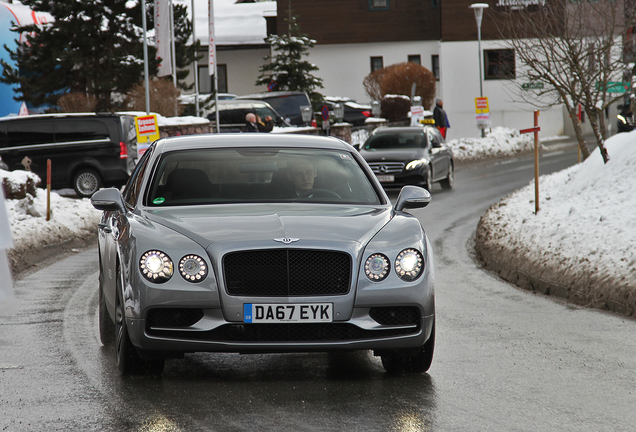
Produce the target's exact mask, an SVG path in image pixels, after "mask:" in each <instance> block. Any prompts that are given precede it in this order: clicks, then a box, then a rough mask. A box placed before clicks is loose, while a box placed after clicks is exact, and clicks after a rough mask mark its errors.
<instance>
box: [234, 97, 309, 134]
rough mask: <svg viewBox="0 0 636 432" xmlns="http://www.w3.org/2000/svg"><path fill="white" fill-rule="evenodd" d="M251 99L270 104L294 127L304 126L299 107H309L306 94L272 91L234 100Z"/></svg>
mask: <svg viewBox="0 0 636 432" xmlns="http://www.w3.org/2000/svg"><path fill="white" fill-rule="evenodd" d="M241 99H252V100H260V101H263V102H267V103H268V104H270V105H271V106H272V107H273V108H274V109H275V110H276V111H278V112H279V113H280V114H281V115H282V116H283V117H285V119H286V120H287V121H288V122H289V123H291V124H292V125H294V126H304V124H305V122H303V115H302V112H301V107H303V106H309V107H311V100H310V99H309V96H307V93H305V92H300V91H272V92H265V93H254V94H249V95H245V96H238V97H237V98H236V99H234V100H241Z"/></svg>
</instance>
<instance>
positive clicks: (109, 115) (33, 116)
mask: <svg viewBox="0 0 636 432" xmlns="http://www.w3.org/2000/svg"><path fill="white" fill-rule="evenodd" d="M123 115H129V114H113V113H50V114H29V115H28V116H6V117H0V122H1V121H9V120H19V121H27V120H29V119H37V118H41V119H51V118H67V117H95V118H99V117H107V118H115V117H121V116H123Z"/></svg>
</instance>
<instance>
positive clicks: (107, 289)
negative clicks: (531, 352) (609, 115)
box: [91, 134, 435, 374]
mask: <svg viewBox="0 0 636 432" xmlns="http://www.w3.org/2000/svg"><path fill="white" fill-rule="evenodd" d="M430 197H431V196H430V194H429V193H428V192H427V191H426V190H424V189H422V188H418V187H413V186H408V187H405V188H404V189H403V190H402V191H401V193H400V195H399V197H398V198H397V202H396V204H395V206H393V205H392V204H391V201H390V200H389V198H388V196H387V195H386V193H385V192H384V190H383V189H382V186H381V185H380V183H379V182H378V181H377V179H376V178H375V176H374V175H373V173H372V172H371V169H370V168H369V166H368V165H367V164H366V163H365V162H364V160H363V159H362V158H361V157H360V155H359V154H358V153H357V151H355V150H354V148H353V147H351V146H350V145H349V144H346V143H344V142H343V141H340V140H337V139H335V138H331V137H320V136H309V135H296V134H294V135H281V134H276V135H274V134H209V135H197V136H181V137H171V138H162V139H160V140H158V141H156V142H155V143H154V144H152V146H151V147H149V149H148V150H147V151H146V153H145V154H144V156H143V157H142V159H141V160H140V162H139V164H138V165H137V168H136V169H135V172H134V173H133V174H132V176H131V177H130V180H129V181H128V183H127V184H126V186H125V188H124V190H123V193H120V191H119V190H118V189H115V188H111V189H103V190H100V191H98V192H97V193H96V194H95V195H93V197H92V199H91V201H92V203H93V205H94V206H95V208H97V209H99V210H103V211H104V214H103V216H102V218H101V221H100V223H99V232H98V245H99V248H98V250H99V278H98V280H99V297H98V298H99V300H98V303H99V307H98V310H99V312H98V316H99V319H98V321H99V333H100V338H101V340H102V342H103V343H104V344H106V345H108V344H112V343H114V345H115V351H116V357H117V363H118V367H119V369H120V370H121V372H122V373H124V374H128V373H138V372H143V371H150V372H153V373H160V372H161V371H162V369H163V366H164V360H165V358H178V357H180V356H182V355H183V353H186V352H240V353H270V352H306V351H316V352H320V351H323V352H328V351H351V350H373V352H374V353H375V355H379V356H380V357H381V359H382V363H383V365H384V367H385V369H386V370H387V371H391V372H394V371H400V372H403V371H406V372H424V371H426V370H428V368H429V367H430V365H431V362H432V358H433V351H434V345H435V300H434V290H433V269H432V248H431V245H430V243H429V241H428V239H427V237H426V235H425V233H424V231H423V230H422V227H421V225H420V223H419V221H418V220H417V218H415V217H413V216H411V215H409V214H408V213H406V212H405V210H406V209H409V208H419V207H425V206H426V205H427V204H428V203H429V201H430Z"/></svg>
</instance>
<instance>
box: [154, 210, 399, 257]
mask: <svg viewBox="0 0 636 432" xmlns="http://www.w3.org/2000/svg"><path fill="white" fill-rule="evenodd" d="M144 213H145V216H146V217H147V218H148V219H150V220H151V221H152V222H154V223H157V224H161V225H163V226H166V227H168V228H170V229H173V230H175V231H177V232H178V233H180V234H182V235H184V236H186V237H189V238H191V239H192V240H194V241H196V242H197V243H199V244H200V245H201V246H202V247H204V248H206V249H208V250H210V252H212V251H215V250H216V251H228V250H232V249H234V250H240V249H243V248H245V249H255V248H268V247H281V246H283V245H284V244H285V243H283V242H282V241H280V240H282V239H297V240H295V241H294V242H293V243H290V244H291V245H292V246H293V247H317V248H331V249H341V250H349V251H355V250H359V249H360V248H361V247H364V245H366V244H367V243H368V242H369V241H370V240H371V239H372V238H373V237H374V236H375V234H376V233H377V232H378V231H380V230H381V229H382V227H383V226H384V225H386V224H387V223H388V222H389V220H390V219H391V217H392V216H393V209H392V207H390V206H347V205H327V204H322V205H319V204H298V203H294V204H290V205H285V204H277V205H274V204H271V205H270V204H258V205H257V204H225V205H214V206H192V207H187V208H186V207H173V208H164V209H160V210H155V209H152V210H147V211H145V212H144ZM274 239H278V240H279V241H276V240H274Z"/></svg>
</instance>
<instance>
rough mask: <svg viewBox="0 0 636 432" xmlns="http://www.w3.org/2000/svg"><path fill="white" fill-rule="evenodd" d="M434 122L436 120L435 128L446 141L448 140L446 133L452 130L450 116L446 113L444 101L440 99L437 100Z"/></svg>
mask: <svg viewBox="0 0 636 432" xmlns="http://www.w3.org/2000/svg"><path fill="white" fill-rule="evenodd" d="M433 120H435V127H437V129H439V132H440V133H441V134H442V136H443V137H444V139H446V131H447V130H448V129H449V128H450V123H449V122H448V115H447V114H446V111H444V101H443V100H441V99H440V98H436V99H435V109H434V110H433Z"/></svg>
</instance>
